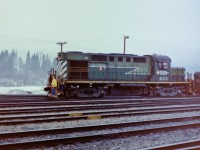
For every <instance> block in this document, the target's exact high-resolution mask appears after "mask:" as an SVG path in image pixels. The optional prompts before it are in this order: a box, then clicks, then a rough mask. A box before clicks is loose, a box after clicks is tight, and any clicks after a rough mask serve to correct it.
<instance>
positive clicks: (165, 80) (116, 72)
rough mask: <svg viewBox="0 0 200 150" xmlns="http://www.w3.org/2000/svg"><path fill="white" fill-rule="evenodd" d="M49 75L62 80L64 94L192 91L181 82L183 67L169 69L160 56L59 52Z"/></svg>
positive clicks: (129, 93) (183, 73)
mask: <svg viewBox="0 0 200 150" xmlns="http://www.w3.org/2000/svg"><path fill="white" fill-rule="evenodd" d="M50 75H55V76H56V77H57V79H58V81H59V80H60V81H61V80H62V84H63V85H64V91H63V93H64V94H63V96H65V97H102V96H105V95H117V96H119V95H127V96H130V95H152V96H154V95H160V96H176V95H181V94H182V93H191V92H192V91H191V88H190V86H191V82H190V81H185V69H184V68H180V67H177V68H172V67H171V59H170V58H169V57H168V56H163V55H144V56H137V55H133V54H119V53H108V54H105V53H83V52H76V51H71V52H59V53H58V56H57V69H56V71H51V74H50ZM46 89H49V88H46Z"/></svg>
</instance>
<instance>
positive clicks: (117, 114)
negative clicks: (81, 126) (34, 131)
mask: <svg viewBox="0 0 200 150" xmlns="http://www.w3.org/2000/svg"><path fill="white" fill-rule="evenodd" d="M152 110H153V109H152ZM152 110H151V111H148V112H138V111H141V110H136V111H135V110H127V111H126V110H124V111H113V112H111V111H109V112H91V113H83V116H75V117H70V114H66V115H64V116H63V114H62V115H60V116H59V115H55V116H53V115H46V116H35V117H36V118H35V119H32V120H15V119H20V117H18V118H17V117H10V118H11V120H9V119H8V118H7V120H8V121H6V118H1V119H0V121H2V122H0V125H17V124H28V123H29V124H30V123H48V122H61V121H72V120H82V119H88V117H89V116H90V115H97V116H100V118H111V117H128V116H136V115H137V116H139V115H152V114H163V113H165V114H167V113H168V114H169V113H177V112H193V111H199V110H200V108H194V109H192V108H187V109H186V108H181V109H173V108H172V109H168V110H162V109H159V111H158V110H156V111H155V110H153V111H152ZM105 113H110V114H105ZM44 117H56V118H47V119H45V118H44ZM58 117H59V118H58ZM21 118H22V119H28V118H29V116H24V117H21ZM12 119H14V120H12Z"/></svg>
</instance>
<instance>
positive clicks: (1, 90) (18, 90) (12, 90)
mask: <svg viewBox="0 0 200 150" xmlns="http://www.w3.org/2000/svg"><path fill="white" fill-rule="evenodd" d="M12 94H13V95H15V94H19V95H31V94H34V95H46V94H47V93H46V92H45V91H44V87H43V86H22V87H0V95H12Z"/></svg>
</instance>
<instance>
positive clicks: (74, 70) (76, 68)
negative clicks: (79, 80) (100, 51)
mask: <svg viewBox="0 0 200 150" xmlns="http://www.w3.org/2000/svg"><path fill="white" fill-rule="evenodd" d="M69 72H88V68H87V67H69Z"/></svg>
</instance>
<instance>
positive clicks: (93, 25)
mask: <svg viewBox="0 0 200 150" xmlns="http://www.w3.org/2000/svg"><path fill="white" fill-rule="evenodd" d="M124 35H128V36H129V37H130V38H129V39H127V41H126V53H130V54H136V55H151V54H162V55H168V56H169V57H171V59H172V66H178V67H186V69H187V71H188V72H191V71H192V72H194V71H196V70H199V71H200V0H0V50H5V49H7V50H12V49H15V50H17V51H18V53H19V54H24V53H26V52H27V51H28V50H30V51H31V52H33V51H34V52H41V53H48V54H49V55H50V56H55V55H56V54H57V52H59V51H60V46H59V45H57V44H56V42H62V41H67V42H68V43H67V45H64V51H83V52H97V53H123V37H124Z"/></svg>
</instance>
